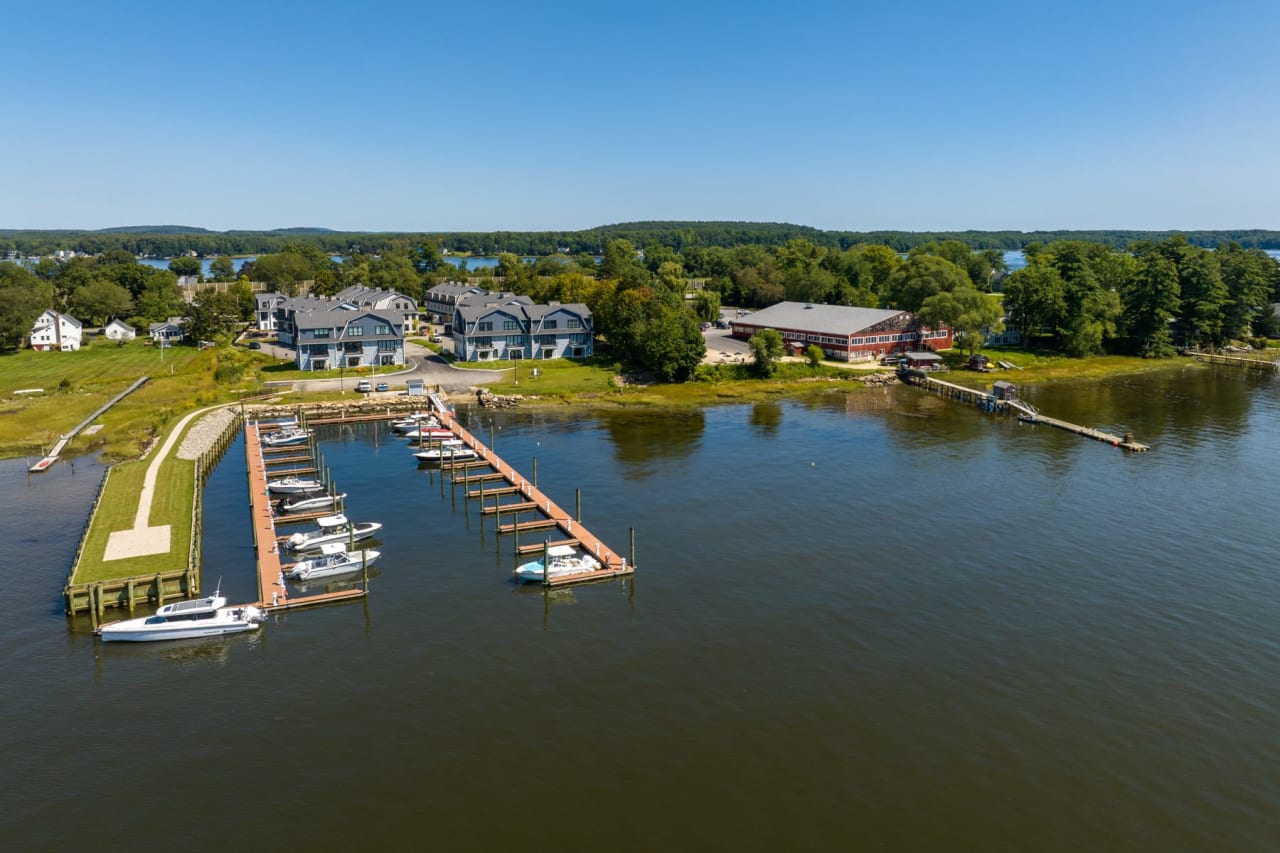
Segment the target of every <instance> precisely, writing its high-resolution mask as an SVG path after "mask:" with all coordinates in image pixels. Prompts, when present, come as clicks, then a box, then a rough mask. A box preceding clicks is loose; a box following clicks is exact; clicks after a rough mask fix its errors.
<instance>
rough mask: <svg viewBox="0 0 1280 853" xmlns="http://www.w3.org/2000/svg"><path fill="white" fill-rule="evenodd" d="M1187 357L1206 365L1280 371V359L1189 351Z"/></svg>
mask: <svg viewBox="0 0 1280 853" xmlns="http://www.w3.org/2000/svg"><path fill="white" fill-rule="evenodd" d="M1187 355H1189V356H1191V357H1192V358H1194V359H1195V360H1196V361H1202V362H1204V363H1205V364H1229V365H1233V366H1235V367H1247V368H1250V369H1252V370H1270V371H1277V370H1280V359H1277V360H1275V361H1272V360H1271V359H1266V358H1248V357H1246V356H1239V355H1222V354H1220V353H1216V352H1197V351H1195V350H1187Z"/></svg>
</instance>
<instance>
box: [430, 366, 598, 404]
mask: <svg viewBox="0 0 1280 853" xmlns="http://www.w3.org/2000/svg"><path fill="white" fill-rule="evenodd" d="M454 367H461V368H466V369H471V370H502V371H505V372H506V376H504V377H503V379H502V380H501V381H498V382H494V383H491V384H489V385H487V386H486V387H487V388H489V389H490V390H491V391H493V393H495V394H524V395H537V396H542V397H565V396H568V395H585V396H588V397H590V396H598V395H600V394H605V393H608V392H610V391H613V390H614V384H613V377H614V376H615V375H617V372H618V365H617V364H615V363H614V362H613V361H611V360H607V359H604V358H598V357H597V358H588V359H575V360H570V359H567V358H553V359H548V360H546V361H543V360H541V359H536V360H535V359H520V360H516V361H485V362H474V361H471V362H461V361H457V362H454ZM535 369H536V370H537V371H538V375H537V376H534V375H533V371H534V370H535Z"/></svg>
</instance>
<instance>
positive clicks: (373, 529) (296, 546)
mask: <svg viewBox="0 0 1280 853" xmlns="http://www.w3.org/2000/svg"><path fill="white" fill-rule="evenodd" d="M381 529H382V524H381V522H377V521H365V522H360V523H353V522H350V521H348V520H347V517H346V516H345V515H326V516H325V517H324V518H317V519H316V529H315V530H312V531H310V532H307V533H295V534H293V535H292V536H290V537H289V538H288V539H287V540H286V541H285V546H286V547H287V548H288V549H289V550H290V551H317V550H319V549H320V546H321V545H324V544H326V543H328V542H337V543H338V544H342V543H343V542H353V541H359V540H361V539H368V538H369V537H370V536H372V535H373V534H375V533H377V532H378V531H379V530H381Z"/></svg>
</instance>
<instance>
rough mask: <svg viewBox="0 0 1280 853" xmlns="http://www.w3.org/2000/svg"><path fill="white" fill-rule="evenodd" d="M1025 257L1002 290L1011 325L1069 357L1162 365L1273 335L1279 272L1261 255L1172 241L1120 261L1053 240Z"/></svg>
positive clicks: (1140, 248) (1140, 245)
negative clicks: (1189, 352) (1136, 359)
mask: <svg viewBox="0 0 1280 853" xmlns="http://www.w3.org/2000/svg"><path fill="white" fill-rule="evenodd" d="M1027 256H1028V258H1029V261H1030V263H1029V264H1028V265H1027V266H1026V267H1025V268H1023V269H1020V270H1018V271H1017V272H1014V273H1012V274H1011V275H1009V277H1008V278H1007V279H1006V280H1005V281H1004V283H1003V289H1004V305H1005V308H1006V310H1007V311H1008V313H1009V317H1010V321H1011V323H1012V324H1013V325H1014V326H1015V327H1016V328H1018V329H1020V330H1021V331H1022V332H1023V334H1025V335H1028V336H1030V337H1032V338H1039V339H1041V340H1044V341H1046V342H1048V343H1049V344H1051V345H1053V346H1056V347H1058V348H1060V349H1061V350H1063V351H1064V352H1066V353H1068V354H1070V355H1075V356H1085V355H1091V354H1095V353H1100V352H1105V351H1111V350H1114V351H1123V352H1130V353H1137V354H1141V355H1144V356H1149V357H1163V356H1167V355H1170V354H1172V352H1173V351H1174V347H1175V346H1196V347H1220V346H1222V345H1223V344H1225V343H1227V342H1228V341H1231V340H1237V339H1241V338H1244V337H1246V336H1248V335H1256V336H1261V335H1274V334H1275V332H1276V328H1275V317H1274V313H1273V309H1272V303H1275V302H1277V301H1280V264H1277V262H1276V261H1275V259H1274V258H1271V257H1270V256H1268V255H1267V254H1266V253H1265V252H1263V251H1261V250H1260V249H1246V248H1244V247H1243V246H1241V245H1240V244H1239V243H1234V242H1227V243H1221V244H1219V245H1218V246H1217V247H1216V248H1215V249H1213V250H1212V251H1210V250H1208V249H1205V248H1202V247H1199V246H1195V245H1192V244H1191V243H1190V242H1189V241H1188V240H1187V239H1186V238H1185V237H1183V236H1181V235H1178V236H1175V237H1171V238H1169V239H1167V240H1163V241H1160V242H1154V241H1149V240H1148V241H1141V242H1136V243H1133V244H1131V245H1130V246H1129V251H1125V252H1122V251H1115V250H1112V249H1109V248H1107V247H1106V246H1101V245H1098V244H1090V243H1085V242H1082V241H1078V240H1060V241H1055V242H1052V243H1049V244H1047V245H1043V246H1041V245H1033V246H1029V247H1028V248H1027Z"/></svg>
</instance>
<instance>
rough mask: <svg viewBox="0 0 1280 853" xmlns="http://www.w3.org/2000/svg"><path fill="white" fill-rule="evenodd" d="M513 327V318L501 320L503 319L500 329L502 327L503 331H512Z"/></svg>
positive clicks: (514, 325) (514, 324) (514, 322)
mask: <svg viewBox="0 0 1280 853" xmlns="http://www.w3.org/2000/svg"><path fill="white" fill-rule="evenodd" d="M515 327H516V321H515V320H503V321H502V329H503V331H507V332H510V331H512V330H513V329H515Z"/></svg>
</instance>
